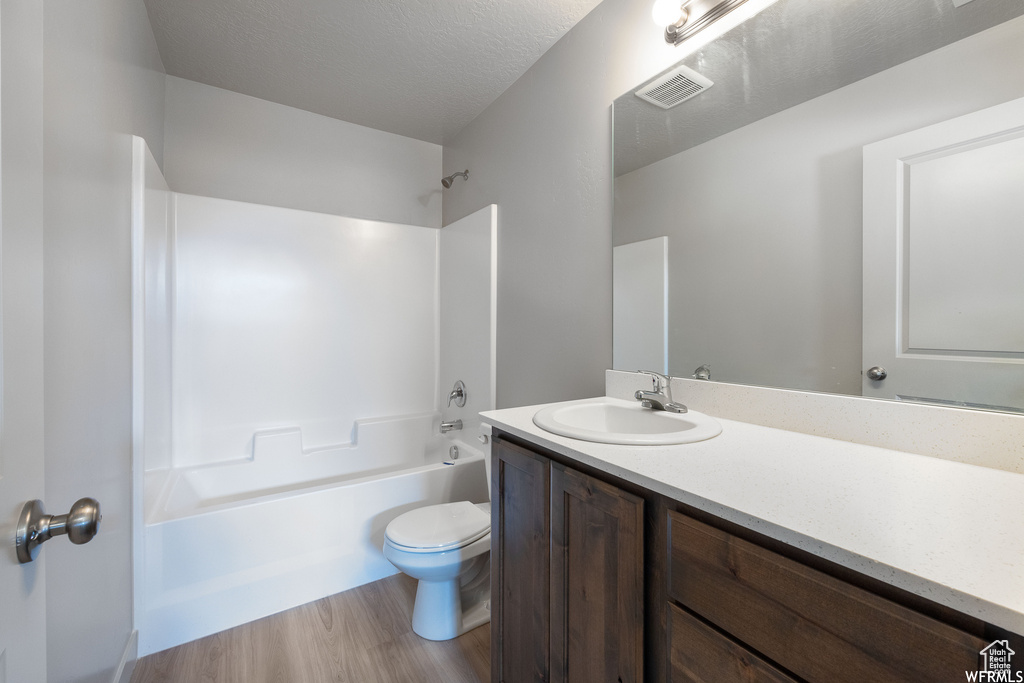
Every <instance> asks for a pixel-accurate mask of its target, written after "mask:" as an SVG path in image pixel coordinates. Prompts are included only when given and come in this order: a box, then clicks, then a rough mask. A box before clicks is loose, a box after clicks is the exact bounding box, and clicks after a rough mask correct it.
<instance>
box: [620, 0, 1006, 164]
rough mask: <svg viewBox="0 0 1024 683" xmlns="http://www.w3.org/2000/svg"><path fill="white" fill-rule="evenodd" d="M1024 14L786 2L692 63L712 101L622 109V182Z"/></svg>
mask: <svg viewBox="0 0 1024 683" xmlns="http://www.w3.org/2000/svg"><path fill="white" fill-rule="evenodd" d="M1022 14H1024V1H1022V0H974V2H968V3H967V4H966V5H964V6H962V7H959V8H957V7H954V5H953V2H952V0H897V1H894V0H842V1H841V2H822V0H779V2H777V3H776V4H774V5H772V6H771V7H769V8H768V9H766V10H764V11H763V12H761V13H760V14H758V15H757V16H755V17H753V18H752V19H749V20H747V21H746V22H745V23H743V24H741V25H740V26H738V27H736V28H735V29H733V30H732V31H730V32H728V33H726V34H725V35H723V36H722V37H721V38H718V39H717V40H715V41H714V42H712V43H710V44H708V45H707V46H706V47H704V48H702V49H700V50H698V51H697V52H694V53H693V54H692V55H690V56H688V57H686V58H684V59H683V60H682V62H681V63H682V64H685V65H686V66H688V67H690V68H691V69H693V70H695V71H697V72H698V73H700V74H702V75H704V76H706V77H707V78H710V79H711V80H712V81H713V82H714V85H713V86H712V87H711V88H709V89H708V90H706V91H705V92H704V93H702V94H700V95H698V96H697V97H694V98H693V99H690V100H687V101H686V102H683V103H682V104H679V105H678V106H676V107H673V108H672V109H668V110H665V109H660V108H658V107H656V106H654V105H652V104H648V103H647V102H644V101H643V100H641V99H640V98H639V97H636V96H635V95H634V94H633V91H630V92H628V93H626V94H625V95H623V96H622V97H620V98H618V99H617V100H615V131H614V135H615V175H616V176H620V175H623V174H625V173H629V172H630V171H634V170H636V169H638V168H642V167H644V166H647V165H648V164H652V163H654V162H655V161H659V160H661V159H664V158H666V157H670V156H672V155H674V154H678V153H679V152H682V151H684V150H686V149H689V148H691V147H694V146H696V145H699V144H701V143H703V142H707V141H708V140H711V139H713V138H716V137H718V136H719V135H723V134H725V133H728V132H729V131H732V130H736V129H737V128H741V127H742V126H745V125H747V124H749V123H753V122H754V121H757V120H759V119H761V118H764V117H765V116H769V115H771V114H774V113H776V112H780V111H782V110H783V109H788V108H789V107H792V106H794V105H797V104H800V103H801V102H804V101H806V100H809V99H811V98H814V97H818V96H819V95H824V94H825V93H827V92H831V91H832V90H835V89H836V88H841V87H842V86H844V85H849V84H850V83H853V82H855V81H858V80H860V79H862V78H866V77H868V76H870V75H872V74H874V73H878V72H879V71H882V70H884V69H888V68H889V67H892V66H895V65H897V64H900V63H902V62H905V61H907V60H909V59H913V58H914V57H918V56H920V55H923V54H925V53H927V52H931V51H932V50H935V49H938V48H939V47H942V46H944V45H948V44H949V43H952V42H954V41H956V40H960V39H961V38H966V37H967V36H969V35H972V34H974V33H977V32H978V31H981V30H984V29H986V28H990V27H992V26H996V25H998V24H1001V23H1003V22H1004V21H1007V20H1009V19H1012V18H1014V17H1017V16H1020V15H1022ZM1007 68H1014V69H1020V68H1024V67H1022V66H1021V65H1007ZM639 85H641V84H639V83H638V84H637V86H638V88H639ZM638 88H634V90H636V89H638Z"/></svg>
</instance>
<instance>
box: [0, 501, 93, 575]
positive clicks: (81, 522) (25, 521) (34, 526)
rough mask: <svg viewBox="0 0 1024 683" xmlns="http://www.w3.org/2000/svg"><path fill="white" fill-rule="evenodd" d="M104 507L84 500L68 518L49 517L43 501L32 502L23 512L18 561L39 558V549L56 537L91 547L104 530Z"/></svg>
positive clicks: (19, 528) (17, 543)
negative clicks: (101, 521)
mask: <svg viewBox="0 0 1024 683" xmlns="http://www.w3.org/2000/svg"><path fill="white" fill-rule="evenodd" d="M100 519H101V517H100V504H99V502H97V501H96V499H94V498H81V499H79V500H78V501H76V502H75V504H74V505H72V506H71V512H69V513H68V514H66V515H48V514H46V512H45V511H44V510H43V501H41V500H30V501H29V502H27V503H25V507H23V508H22V509H21V517H19V518H18V532H17V535H16V536H15V539H14V545H15V546H16V548H17V550H18V561H19V562H21V563H22V564H25V563H26V562H31V561H32V560H34V559H36V555H38V554H39V546H41V545H42V544H43V541H47V540H49V539H51V538H53V537H54V536H63V535H67V537H68V540H70V541H71V542H72V543H74V544H75V545H81V544H83V543H88V542H89V541H91V540H92V537H93V536H95V535H96V532H97V531H99V528H100Z"/></svg>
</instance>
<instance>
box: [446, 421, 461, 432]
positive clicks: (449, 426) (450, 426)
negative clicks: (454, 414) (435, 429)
mask: <svg viewBox="0 0 1024 683" xmlns="http://www.w3.org/2000/svg"><path fill="white" fill-rule="evenodd" d="M457 429H462V420H452V421H451V422H442V423H441V433H442V434H447V433H448V432H451V431H455V430H457Z"/></svg>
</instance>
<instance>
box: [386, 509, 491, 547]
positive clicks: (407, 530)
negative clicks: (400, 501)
mask: <svg viewBox="0 0 1024 683" xmlns="http://www.w3.org/2000/svg"><path fill="white" fill-rule="evenodd" d="M490 531H491V516H490V515H489V514H488V513H486V512H484V511H483V510H481V509H480V507H478V506H477V505H474V504H473V503H470V502H469V501H467V500H463V501H460V502H458V503H442V504H441V505H429V506H427V507H422V508H418V509H416V510H411V511H409V512H406V513H405V514H402V515H399V516H398V517H395V519H393V520H392V521H391V523H390V524H388V526H387V529H386V530H385V531H384V535H385V536H387V538H388V540H389V541H391V542H392V543H394V544H395V545H400V546H405V547H407V548H419V549H423V550H428V549H429V550H441V549H444V548H448V547H460V546H464V545H466V544H468V543H472V542H473V541H475V540H477V539H480V538H483V537H484V536H486V535H487V534H488V533H490Z"/></svg>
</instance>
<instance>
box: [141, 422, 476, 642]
mask: <svg viewBox="0 0 1024 683" xmlns="http://www.w3.org/2000/svg"><path fill="white" fill-rule="evenodd" d="M439 421H440V416H439V415H438V414H437V413H424V414H418V415H405V416H398V417H388V418H380V419H372V420H360V421H358V422H357V423H356V425H355V427H354V429H353V438H352V441H351V442H350V443H346V444H341V445H338V446H332V447H327V448H318V449H308V450H303V447H302V435H301V432H300V431H299V430H298V429H293V428H284V429H274V430H265V431H261V432H257V433H256V434H255V435H254V436H253V440H252V454H251V457H250V458H247V459H245V460H241V461H230V462H224V463H218V464H215V465H207V466H203V467H192V468H184V469H173V468H172V469H165V470H159V471H154V472H147V473H146V475H145V500H146V502H147V505H146V509H145V525H144V531H143V534H142V543H143V548H142V552H141V557H142V562H143V567H142V572H141V578H142V586H141V595H140V596H138V597H139V598H140V601H139V602H140V605H141V607H142V609H141V614H140V617H141V618H140V619H139V622H140V623H138V624H137V628H138V631H139V655H140V656H144V655H146V654H150V653H153V652H158V651H160V650H164V649H166V648H169V647H173V646H175V645H179V644H181V643H185V642H188V641H191V640H194V639H196V638H201V637H203V636H206V635H209V634H212V633H216V632H218V631H222V630H224V629H227V628H231V627H233V626H237V625H239V624H243V623H246V622H249V621H252V620H254V619H259V618H261V617H264V616H267V615H270V614H273V613H275V612H280V611H282V610H285V609H289V608H291V607H295V606H297V605H301V604H304V603H307V602H310V601H312V600H316V599H319V598H322V597H325V596H327V595H332V594H334V593H338V592H341V591H344V590H347V589H349V588H354V587H355V586H359V585H362V584H364V583H368V582H370V581H376V580H377V579H381V578H384V577H386V576H389V575H391V574H395V573H397V570H396V569H395V568H394V567H393V566H392V565H391V564H390V563H389V562H388V561H387V560H385V559H384V556H383V554H382V551H381V547H382V545H383V543H384V528H385V527H386V526H387V524H388V522H390V521H391V520H392V519H394V518H395V517H397V516H398V515H400V514H401V513H403V512H405V511H407V510H411V509H413V508H416V507H420V506H423V505H431V504H435V503H442V502H449V501H453V500H469V501H472V502H476V503H480V502H485V501H486V500H487V499H488V494H487V475H486V466H485V465H486V463H485V456H486V455H487V454H486V452H485V451H484V450H483V448H486V447H481V445H480V443H479V442H478V441H477V438H476V437H477V434H476V433H469V434H465V435H462V434H461V433H455V435H454V438H449V437H451V436H452V435H447V436H445V437H441V436H440V435H438V430H437V425H438V423H439ZM452 446H456V447H457V448H458V451H459V453H458V458H457V459H452V458H451V457H450V448H451V447H452Z"/></svg>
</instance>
